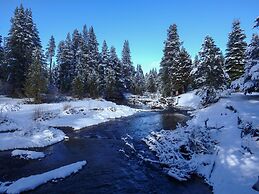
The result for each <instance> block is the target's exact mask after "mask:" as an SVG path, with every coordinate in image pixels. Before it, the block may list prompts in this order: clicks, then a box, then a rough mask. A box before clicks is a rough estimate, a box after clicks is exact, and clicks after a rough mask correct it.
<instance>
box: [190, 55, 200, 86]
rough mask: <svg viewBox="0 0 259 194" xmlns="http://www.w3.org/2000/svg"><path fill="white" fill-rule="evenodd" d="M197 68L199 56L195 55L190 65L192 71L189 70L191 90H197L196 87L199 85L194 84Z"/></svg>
mask: <svg viewBox="0 0 259 194" xmlns="http://www.w3.org/2000/svg"><path fill="white" fill-rule="evenodd" d="M198 66H199V56H198V55H195V57H194V61H193V64H192V70H191V73H190V75H191V87H192V89H197V88H198V85H199V83H196V82H195V80H196V81H198V78H199V77H198V76H199V75H198Z"/></svg>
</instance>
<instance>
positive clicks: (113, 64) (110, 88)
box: [105, 47, 123, 99]
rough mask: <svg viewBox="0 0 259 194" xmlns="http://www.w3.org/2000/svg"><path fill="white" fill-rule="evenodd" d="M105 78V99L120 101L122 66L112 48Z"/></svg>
mask: <svg viewBox="0 0 259 194" xmlns="http://www.w3.org/2000/svg"><path fill="white" fill-rule="evenodd" d="M107 69H108V72H107V76H106V79H105V82H106V92H105V93H106V94H105V97H106V98H107V99H121V98H122V87H123V81H122V75H121V72H122V65H121V62H120V60H119V58H118V56H117V53H116V50H115V48H114V47H111V49H110V60H109V67H108V68H107Z"/></svg>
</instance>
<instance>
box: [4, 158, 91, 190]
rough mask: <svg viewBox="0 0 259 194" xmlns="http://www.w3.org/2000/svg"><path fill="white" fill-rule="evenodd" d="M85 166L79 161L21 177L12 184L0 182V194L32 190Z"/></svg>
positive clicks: (84, 163) (84, 162) (83, 162)
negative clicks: (0, 193) (1, 193)
mask: <svg viewBox="0 0 259 194" xmlns="http://www.w3.org/2000/svg"><path fill="white" fill-rule="evenodd" d="M85 165H86V161H79V162H76V163H73V164H69V165H66V166H63V167H60V168H57V169H54V170H51V171H48V172H45V173H42V174H37V175H31V176H29V177H23V178H21V179H18V180H17V181H14V182H6V183H1V182H0V192H5V193H8V194H9V193H12V194H13V193H21V192H24V191H29V190H33V189H35V188H36V187H38V186H40V185H42V184H45V183H47V182H49V181H51V180H56V179H63V178H66V177H68V176H70V175H71V174H73V173H77V172H78V171H79V170H81V169H82V168H83V166H85Z"/></svg>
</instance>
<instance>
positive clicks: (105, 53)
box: [99, 40, 111, 95]
mask: <svg viewBox="0 0 259 194" xmlns="http://www.w3.org/2000/svg"><path fill="white" fill-rule="evenodd" d="M100 57H101V62H100V65H99V74H100V75H99V78H100V81H99V89H100V91H101V95H104V91H105V90H106V86H107V83H106V80H105V78H106V77H107V76H108V75H109V71H110V69H109V68H111V66H109V62H110V61H109V60H110V51H109V48H108V46H107V43H106V41H105V40H104V41H103V45H102V52H101V55H100Z"/></svg>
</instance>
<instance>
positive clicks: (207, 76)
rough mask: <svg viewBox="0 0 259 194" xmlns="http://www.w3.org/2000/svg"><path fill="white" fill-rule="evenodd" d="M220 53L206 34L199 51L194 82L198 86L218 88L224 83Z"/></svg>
mask: <svg viewBox="0 0 259 194" xmlns="http://www.w3.org/2000/svg"><path fill="white" fill-rule="evenodd" d="M223 63H224V61H223V60H222V53H221V51H220V49H219V48H218V47H217V46H216V45H215V43H214V40H213V39H212V38H211V37H210V36H206V38H205V40H204V43H203V44H202V49H201V51H200V52H199V64H198V67H197V78H196V80H195V81H196V84H197V85H198V86H199V87H207V88H212V89H220V88H221V87H222V86H223V85H224V84H225V73H224V69H223Z"/></svg>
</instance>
